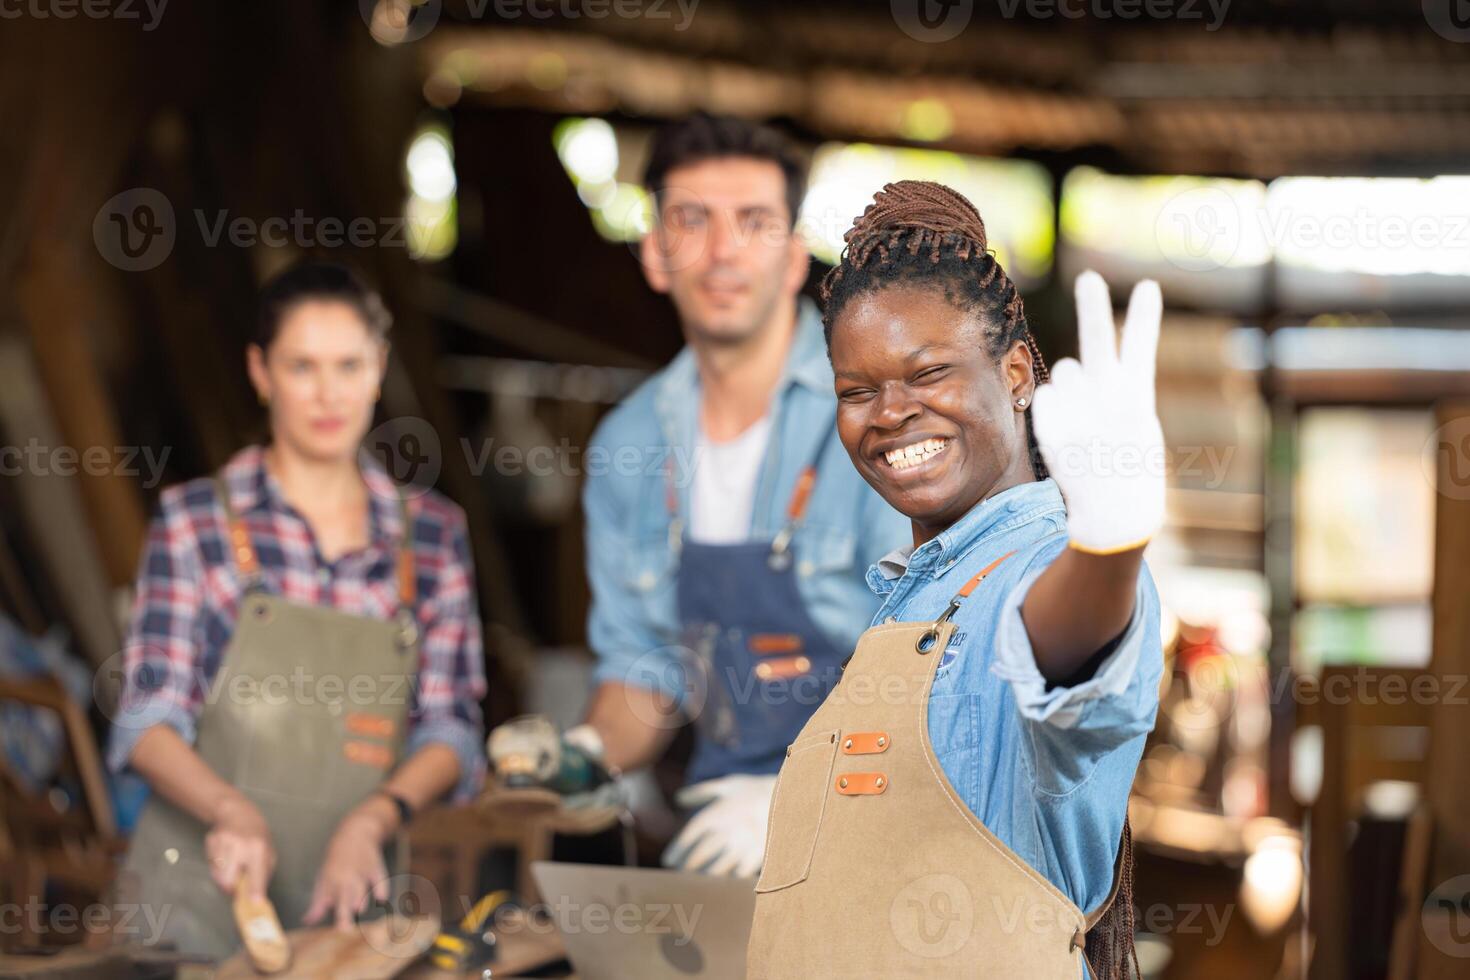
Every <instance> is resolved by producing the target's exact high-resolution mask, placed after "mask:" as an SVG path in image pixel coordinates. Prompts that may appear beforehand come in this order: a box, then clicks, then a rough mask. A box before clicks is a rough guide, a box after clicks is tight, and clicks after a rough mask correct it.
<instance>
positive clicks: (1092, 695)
mask: <svg viewBox="0 0 1470 980" xmlns="http://www.w3.org/2000/svg"><path fill="white" fill-rule="evenodd" d="M1066 519H1067V514H1066V510H1065V508H1064V506H1063V503H1062V496H1061V493H1060V491H1059V490H1058V489H1057V485H1056V484H1055V483H1054V482H1052V481H1051V480H1041V481H1038V482H1034V483H1025V484H1022V485H1020V486H1017V487H1012V488H1011V489H1009V490H1006V491H1003V492H1002V493H999V494H996V495H995V496H994V497H991V498H990V499H989V500H985V501H983V502H981V503H980V504H979V505H977V506H976V507H974V508H973V509H972V510H971V511H970V512H969V513H968V514H966V515H965V516H964V517H962V518H961V519H960V520H959V521H958V522H957V523H956V524H955V525H954V526H952V527H950V528H949V529H948V530H946V531H945V532H944V533H943V534H940V535H939V536H938V537H937V538H934V539H933V540H931V541H927V542H925V543H924V544H923V545H922V546H920V547H919V548H917V549H914V550H913V551H912V552H911V553H906V552H905V551H904V550H899V551H896V552H894V553H892V554H890V555H887V556H885V557H884V558H883V559H882V560H880V561H879V562H878V563H877V564H876V565H874V566H873V567H872V568H870V569H869V570H868V583H869V585H871V586H872V588H873V591H874V592H876V593H877V594H878V595H880V596H882V597H883V598H884V602H883V607H882V608H881V609H880V610H879V611H878V615H877V616H876V617H874V622H875V623H876V622H886V621H915V622H922V621H926V620H933V619H936V618H937V617H938V616H939V615H940V614H941V613H943V612H944V610H945V607H946V606H947V605H948V604H949V601H950V599H951V598H953V596H954V594H955V593H956V592H958V591H959V589H960V587H961V586H962V585H964V584H965V582H966V581H968V580H969V578H970V577H971V576H973V575H974V574H975V573H977V572H978V571H980V570H981V569H982V568H984V567H985V566H986V565H988V564H990V562H992V561H994V560H995V559H997V558H999V557H1000V556H1001V555H1004V554H1005V553H1006V552H1009V551H1014V552H1015V554H1013V555H1011V557H1010V558H1008V559H1007V560H1005V561H1003V562H1001V564H1000V565H999V567H997V568H996V569H995V570H994V571H993V572H991V573H990V574H989V575H988V576H987V577H986V578H985V580H984V581H983V582H981V583H980V586H979V587H978V588H976V589H975V591H974V592H973V593H971V594H970V596H969V597H968V598H967V599H965V600H964V601H963V602H962V603H961V604H960V607H959V610H958V612H956V613H955V615H954V623H955V624H956V625H955V632H954V635H953V636H952V637H951V640H950V643H949V644H948V648H947V649H946V650H945V651H944V653H943V654H942V656H941V657H940V666H939V667H938V673H937V674H936V676H935V679H934V687H933V689H932V690H931V691H930V694H929V738H930V741H931V742H932V743H933V745H934V754H935V756H936V757H937V758H938V759H939V764H940V767H941V768H943V770H944V774H945V775H946V776H947V777H948V778H949V781H950V782H951V783H952V784H953V785H954V788H955V791H956V792H957V793H958V794H959V795H960V796H961V797H962V798H963V799H964V801H965V803H966V804H967V805H968V806H969V808H970V810H971V811H972V812H974V813H975V815H976V816H978V817H979V818H980V820H981V821H982V822H983V823H984V824H985V826H986V827H988V828H989V829H990V831H991V833H993V834H995V835H996V836H997V837H999V838H1000V839H1001V840H1002V841H1003V842H1005V844H1006V845H1007V846H1008V847H1010V849H1011V850H1013V851H1015V852H1016V854H1018V855H1019V856H1020V857H1022V858H1023V859H1024V860H1025V861H1026V862H1027V863H1028V864H1030V865H1031V866H1032V867H1033V868H1036V869H1037V870H1038V871H1040V872H1041V873H1042V874H1044V875H1046V877H1047V879H1048V880H1049V881H1051V882H1052V884H1054V885H1056V886H1057V888H1059V889H1061V891H1062V892H1063V894H1065V895H1066V896H1067V897H1068V898H1070V899H1071V900H1072V901H1073V902H1074V903H1075V904H1076V905H1077V906H1078V907H1079V908H1080V909H1082V911H1083V912H1091V911H1092V910H1093V909H1095V908H1096V907H1097V906H1098V905H1100V904H1101V903H1102V901H1103V900H1104V899H1105V898H1107V895H1108V892H1109V891H1110V890H1111V888H1112V882H1113V862H1114V860H1115V858H1116V855H1117V849H1118V841H1119V837H1120V836H1121V834H1122V832H1123V819H1124V817H1125V816H1126V814H1127V802H1128V792H1129V788H1130V787H1131V786H1132V783H1133V775H1134V772H1135V770H1136V769H1137V768H1138V762H1139V759H1140V758H1141V756H1142V754H1143V742H1144V739H1145V737H1146V736H1147V735H1148V732H1149V731H1150V730H1151V729H1152V728H1153V724H1154V715H1155V714H1156V713H1157V711H1158V706H1159V694H1158V692H1159V680H1160V676H1161V675H1162V673H1163V650H1162V647H1161V644H1160V640H1159V600H1158V595H1157V593H1156V592H1155V591H1154V585H1153V580H1152V578H1151V577H1150V576H1149V573H1148V569H1147V568H1146V567H1145V568H1143V569H1142V570H1141V571H1140V572H1139V576H1138V589H1137V597H1136V599H1135V601H1134V608H1133V618H1132V620H1131V621H1130V622H1129V624H1128V627H1127V629H1126V631H1125V632H1124V634H1123V636H1122V638H1121V640H1120V641H1119V643H1118V644H1117V646H1116V647H1115V648H1114V650H1113V652H1112V653H1110V654H1109V655H1108V657H1107V658H1106V659H1105V660H1104V661H1103V662H1102V664H1101V665H1099V667H1098V669H1097V671H1096V673H1095V674H1093V676H1092V677H1091V678H1090V679H1089V680H1087V681H1086V682H1084V683H1081V684H1078V685H1076V686H1075V687H1056V688H1052V689H1050V690H1048V689H1047V684H1046V680H1045V679H1044V678H1043V677H1042V675H1041V672H1040V671H1039V670H1038V669H1037V667H1036V660H1035V657H1034V655H1033V654H1032V650H1031V641H1030V638H1029V637H1028V636H1027V633H1026V627H1025V625H1024V624H1023V623H1022V622H1021V611H1020V610H1021V602H1022V600H1023V599H1024V598H1025V597H1026V593H1027V591H1028V590H1029V589H1030V587H1031V583H1032V582H1034V581H1035V580H1036V579H1037V577H1038V576H1040V574H1041V573H1042V572H1043V571H1044V570H1045V569H1046V567H1047V566H1048V565H1050V564H1051V563H1052V561H1054V560H1055V559H1056V557H1057V556H1058V555H1060V554H1061V553H1062V552H1063V551H1064V550H1065V549H1066V547H1067V523H1066Z"/></svg>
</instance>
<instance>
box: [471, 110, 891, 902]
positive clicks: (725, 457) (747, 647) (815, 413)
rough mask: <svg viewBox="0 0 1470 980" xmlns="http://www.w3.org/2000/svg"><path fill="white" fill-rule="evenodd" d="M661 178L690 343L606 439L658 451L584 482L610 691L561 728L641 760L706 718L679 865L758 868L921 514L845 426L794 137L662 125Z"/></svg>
mask: <svg viewBox="0 0 1470 980" xmlns="http://www.w3.org/2000/svg"><path fill="white" fill-rule="evenodd" d="M645 184H646V186H647V188H648V190H649V192H650V193H651V194H652V195H653V198H654V202H655V210H656V220H655V221H654V227H653V229H652V230H651V231H650V232H649V234H648V235H647V236H646V237H645V238H644V239H643V241H642V244H641V250H640V252H641V259H642V263H643V269H644V274H645V275H646V277H647V279H648V282H649V285H651V286H652V287H653V288H654V289H655V290H657V291H658V292H660V293H663V294H665V295H667V296H668V297H669V298H670V299H671V300H672V301H673V303H674V307H675V309H676V310H677V311H678V315H679V321H680V325H681V328H682V331H683V334H684V340H685V347H684V348H683V350H681V351H680V352H679V354H678V355H677V356H676V357H675V358H674V360H673V361H672V362H671V363H670V364H669V365H668V366H667V367H665V368H664V369H663V370H662V371H660V372H659V373H658V374H656V375H655V376H654V377H652V378H651V379H649V380H648V381H647V382H645V383H644V384H643V385H642V386H640V387H639V388H638V389H637V390H636V391H635V392H633V394H631V395H630V396H629V397H628V398H627V399H626V400H625V401H624V402H623V403H622V404H620V405H619V406H618V407H617V408H616V409H615V410H613V411H612V412H611V413H610V414H609V415H608V416H607V418H606V419H604V420H603V422H602V424H601V425H600V426H599V427H598V429H597V431H596V433H595V434H594V436H593V439H592V443H593V445H595V446H598V447H601V448H602V449H603V450H604V451H605V452H606V453H607V455H606V456H605V457H604V458H607V459H614V460H616V459H619V458H626V457H627V454H628V452H629V447H631V448H632V449H633V450H636V451H637V452H638V453H640V454H642V455H643V456H646V455H647V454H648V453H649V452H651V451H654V447H657V452H659V453H660V455H661V456H662V457H663V461H662V465H654V464H655V463H657V462H658V461H652V462H650V461H649V460H645V462H650V465H644V466H639V467H626V468H619V467H617V466H612V467H609V470H610V471H611V472H606V473H602V474H599V475H596V476H590V477H589V478H588V480H587V483H586V486H585V489H584V493H583V504H584V507H585V509H586V526H587V532H586V533H587V566H588V578H589V580H590V583H591V589H592V610H591V614H590V617H589V622H588V638H589V642H590V645H591V647H592V649H593V651H594V652H595V653H596V655H597V657H598V666H597V669H596V673H595V679H596V689H595V690H594V692H593V695H592V699H591V704H590V707H589V709H588V712H587V717H586V720H585V722H583V723H582V724H581V725H578V726H577V727H575V728H573V729H571V730H570V731H568V732H567V733H566V734H565V735H564V736H563V747H564V749H566V750H568V751H569V752H570V753H571V754H574V755H576V754H580V755H582V756H584V757H585V758H586V759H588V760H590V761H592V762H594V763H598V764H600V765H601V766H604V767H607V768H611V769H616V770H624V771H627V770H632V769H637V768H641V767H644V766H648V765H650V764H652V763H654V762H655V761H657V760H658V759H659V758H660V757H661V756H662V754H663V753H664V751H665V750H666V749H667V747H668V745H669V743H670V741H671V739H672V737H673V735H674V733H675V731H676V729H677V728H678V727H679V726H680V724H682V722H683V721H685V720H689V721H692V722H693V723H694V725H695V739H694V749H693V755H692V757H691V759H690V763H689V767H688V770H687V775H686V786H685V788H684V789H683V790H682V791H680V793H679V794H678V797H677V799H678V802H679V803H680V805H681V806H683V807H686V808H692V809H696V811H697V812H695V813H694V814H693V816H692V817H691V819H690V820H689V821H688V823H687V824H686V825H685V827H684V829H683V831H682V832H681V833H680V834H679V835H678V837H676V838H675V840H674V842H673V843H672V844H671V845H670V846H669V848H668V849H667V851H666V852H665V854H664V863H665V864H667V865H670V866H676V867H682V868H685V869H689V870H703V871H708V872H710V873H715V874H735V875H753V874H755V873H756V871H758V870H759V868H760V863H761V858H762V854H763V852H764V846H765V826H766V817H767V812H768V809H769V806H770V800H771V793H772V791H773V789H774V787H775V780H776V772H777V770H778V769H779V768H780V766H781V761H782V759H783V758H784V755H785V749H786V746H787V745H788V744H789V743H790V742H791V741H792V740H793V739H794V738H795V736H796V734H797V732H798V731H799V730H800V728H801V726H802V725H803V724H804V723H805V721H806V719H807V718H808V717H809V716H810V715H811V713H812V712H813V711H815V709H816V708H817V706H818V705H819V704H821V702H822V700H823V699H824V698H825V696H826V694H827V692H828V691H830V690H831V688H832V687H833V686H835V684H836V682H837V679H838V677H839V676H840V673H841V665H842V662H843V661H844V660H845V659H846V658H847V656H848V655H849V654H850V653H851V651H852V649H853V646H854V644H855V642H856V639H857V636H858V634H859V633H861V632H862V630H863V629H864V628H866V626H867V625H868V624H869V622H870V621H871V619H872V616H873V613H874V611H875V608H876V600H875V597H874V596H873V594H872V592H871V591H870V590H869V589H868V586H867V585H866V583H865V582H864V572H865V570H866V569H867V567H868V566H869V565H870V564H871V563H873V562H875V561H877V559H878V558H879V557H880V556H882V555H883V554H885V553H887V552H888V551H890V550H892V549H893V548H895V547H897V546H900V545H902V544H905V543H907V542H908V541H909V540H910V538H911V536H912V534H911V529H910V525H909V522H908V521H907V520H906V519H904V518H903V517H902V516H901V515H899V514H898V513H897V512H896V511H894V510H892V509H891V508H889V507H888V505H887V504H885V503H884V502H883V501H882V500H881V499H879V497H878V496H877V495H876V494H875V493H873V491H872V490H871V489H870V488H869V487H868V486H867V484H866V483H865V482H864V481H863V480H862V478H861V477H859V476H858V474H857V472H856V471H855V470H854V469H853V466H852V464H851V462H850V461H849V460H848V458H847V454H846V453H845V452H844V450H843V448H842V446H841V444H840V443H839V442H838V440H837V439H836V437H835V432H834V419H835V414H836V400H835V397H834V395H833V379H832V371H831V367H830V365H829V363H828V360H827V352H826V344H825V341H824V338H823V335H822V324H821V317H820V314H819V312H818V310H817V308H816V306H815V304H814V303H812V302H811V300H809V299H805V298H802V297H800V295H799V294H800V290H801V288H802V286H803V284H804V283H805V281H806V278H807V273H808V266H809V258H808V256H807V253H806V249H805V247H804V246H803V244H802V243H801V241H800V239H799V238H798V236H797V234H796V232H795V224H796V218H797V214H798V212H799V210H800V205H801V201H802V197H803V195H804V193H805V185H806V171H805V165H804V161H803V160H802V159H801V157H800V156H799V155H798V153H797V152H796V150H795V148H794V147H793V146H792V145H791V144H790V143H789V142H788V141H787V140H786V139H785V138H783V137H782V136H781V135H780V134H778V133H776V132H775V131H773V130H771V129H768V128H765V127H762V126H757V125H753V124H750V123H746V122H743V121H740V120H736V119H730V118H717V117H712V116H708V115H697V116H694V117H692V118H690V119H687V120H685V121H682V122H678V123H674V124H672V125H669V126H667V127H666V128H664V129H663V130H662V131H660V132H659V133H658V134H657V136H656V137H655V139H654V141H653V146H652V149H651V154H650V159H649V163H648V168H647V173H646V175H645ZM620 453H621V454H622V456H621V457H620ZM690 461H692V463H693V465H692V466H690ZM634 471H636V472H634ZM492 751H493V748H492Z"/></svg>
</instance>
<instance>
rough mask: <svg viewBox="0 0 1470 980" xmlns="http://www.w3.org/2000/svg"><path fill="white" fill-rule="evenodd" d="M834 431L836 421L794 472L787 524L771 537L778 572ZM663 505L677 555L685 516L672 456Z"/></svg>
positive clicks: (666, 464)
mask: <svg viewBox="0 0 1470 980" xmlns="http://www.w3.org/2000/svg"><path fill="white" fill-rule="evenodd" d="M836 434H837V423H836V420H835V419H834V420H833V423H832V426H831V427H830V428H829V429H828V430H827V433H826V435H825V436H824V437H823V438H822V439H821V440H819V441H818V442H817V449H816V452H814V453H812V458H811V461H810V462H808V463H807V464H806V465H805V466H803V467H802V469H801V472H800V473H799V474H797V477H796V486H794V487H793V488H792V489H791V499H790V500H788V501H787V502H786V523H785V524H783V525H781V530H779V531H777V532H776V536H775V537H774V538H772V539H771V557H770V559H769V560H770V565H771V568H772V569H774V570H776V571H781V570H782V569H784V568H788V567H790V565H791V539H792V538H793V537H794V536H795V535H796V529H797V528H798V527H800V526H801V522H802V520H803V519H805V517H806V509H807V505H808V504H809V503H810V502H811V497H812V488H813V487H815V486H816V485H817V464H819V463H820V462H821V461H822V453H824V452H826V450H827V444H828V443H829V442H831V441H832V437H833V436H834V435H836ZM664 506H665V507H666V508H667V509H668V512H669V550H670V551H672V552H673V553H674V554H675V555H677V554H678V553H679V552H680V550H681V549H682V548H683V545H684V519H683V517H682V516H681V515H680V514H679V493H678V491H677V489H676V488H675V487H674V461H673V457H672V456H670V457H669V459H667V460H665V461H664Z"/></svg>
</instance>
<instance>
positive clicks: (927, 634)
mask: <svg viewBox="0 0 1470 980" xmlns="http://www.w3.org/2000/svg"><path fill="white" fill-rule="evenodd" d="M959 608H960V600H959V597H958V596H956V597H955V598H953V599H951V600H950V601H949V608H948V609H946V610H944V612H942V613H940V614H939V618H938V619H936V620H935V621H934V625H933V626H930V627H929V628H928V629H926V630H925V631H924V632H922V633H920V634H919V638H918V639H917V640H916V641H914V649H915V650H917V651H918V652H919V653H928V652H929V651H931V650H933V649H934V644H935V643H937V642H938V641H939V629H940V627H942V626H943V625H944V624H945V623H947V622H949V618H950V617H951V616H953V615H954V614H955V613H956V612H958V611H959Z"/></svg>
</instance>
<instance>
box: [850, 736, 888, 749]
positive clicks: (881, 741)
mask: <svg viewBox="0 0 1470 980" xmlns="http://www.w3.org/2000/svg"><path fill="white" fill-rule="evenodd" d="M849 744H851V743H850V742H849ZM887 744H888V739H887V738H885V737H884V736H882V735H879V736H878V748H880V749H881V748H882V747H883V746H885V745H887Z"/></svg>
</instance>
